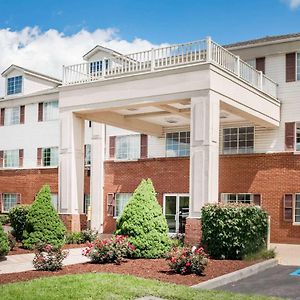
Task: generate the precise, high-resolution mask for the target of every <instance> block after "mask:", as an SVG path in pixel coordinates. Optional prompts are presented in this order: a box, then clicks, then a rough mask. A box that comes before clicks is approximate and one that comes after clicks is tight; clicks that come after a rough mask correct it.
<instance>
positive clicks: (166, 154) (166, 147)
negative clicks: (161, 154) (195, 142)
mask: <svg viewBox="0 0 300 300" xmlns="http://www.w3.org/2000/svg"><path fill="white" fill-rule="evenodd" d="M174 133H175V134H178V139H179V141H180V135H181V134H183V133H185V134H187V133H189V134H190V137H189V138H190V143H189V144H188V145H189V149H188V154H187V155H180V142H179V143H178V145H179V146H178V151H179V153H176V155H170V153H169V152H168V142H167V141H168V137H167V135H168V134H174ZM190 153H191V132H190V130H181V131H174V132H167V133H166V134H165V156H166V157H189V156H190ZM177 154H178V155H177Z"/></svg>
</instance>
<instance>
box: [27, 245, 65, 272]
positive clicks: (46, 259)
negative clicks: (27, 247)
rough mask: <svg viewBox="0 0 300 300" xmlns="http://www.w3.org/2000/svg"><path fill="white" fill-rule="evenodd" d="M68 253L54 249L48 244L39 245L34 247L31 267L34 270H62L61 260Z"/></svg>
mask: <svg viewBox="0 0 300 300" xmlns="http://www.w3.org/2000/svg"><path fill="white" fill-rule="evenodd" d="M68 254H69V251H67V250H61V249H60V248H54V247H53V246H52V245H50V244H46V245H45V244H40V245H38V246H37V247H36V251H35V257H34V259H33V266H34V268H35V269H36V270H41V271H56V270H60V269H61V268H62V262H63V260H64V259H65V258H66V257H67V256H68Z"/></svg>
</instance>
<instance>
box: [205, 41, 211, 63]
mask: <svg viewBox="0 0 300 300" xmlns="http://www.w3.org/2000/svg"><path fill="white" fill-rule="evenodd" d="M206 49H207V50H206V61H211V60H212V47H211V37H210V36H208V37H207V38H206Z"/></svg>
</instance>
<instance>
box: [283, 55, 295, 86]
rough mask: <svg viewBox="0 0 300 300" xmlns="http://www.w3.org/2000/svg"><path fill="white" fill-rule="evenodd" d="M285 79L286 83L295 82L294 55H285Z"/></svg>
mask: <svg viewBox="0 0 300 300" xmlns="http://www.w3.org/2000/svg"><path fill="white" fill-rule="evenodd" d="M285 79H286V82H292V81H295V80H296V53H287V54H286V56H285Z"/></svg>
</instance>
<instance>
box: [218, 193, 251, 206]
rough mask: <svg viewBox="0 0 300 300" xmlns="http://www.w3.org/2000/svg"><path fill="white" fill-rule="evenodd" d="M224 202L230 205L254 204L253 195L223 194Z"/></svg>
mask: <svg viewBox="0 0 300 300" xmlns="http://www.w3.org/2000/svg"><path fill="white" fill-rule="evenodd" d="M222 200H223V201H224V202H228V203H246V204H251V203H252V202H253V194H248V193H246V194H229V193H228V194H227V193H224V194H222Z"/></svg>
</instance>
